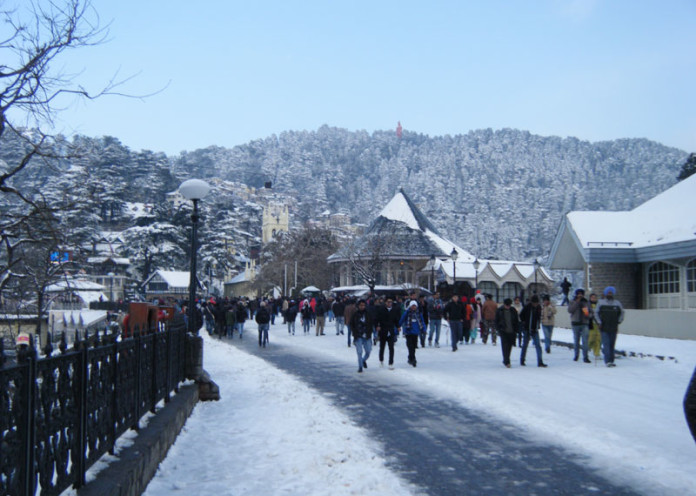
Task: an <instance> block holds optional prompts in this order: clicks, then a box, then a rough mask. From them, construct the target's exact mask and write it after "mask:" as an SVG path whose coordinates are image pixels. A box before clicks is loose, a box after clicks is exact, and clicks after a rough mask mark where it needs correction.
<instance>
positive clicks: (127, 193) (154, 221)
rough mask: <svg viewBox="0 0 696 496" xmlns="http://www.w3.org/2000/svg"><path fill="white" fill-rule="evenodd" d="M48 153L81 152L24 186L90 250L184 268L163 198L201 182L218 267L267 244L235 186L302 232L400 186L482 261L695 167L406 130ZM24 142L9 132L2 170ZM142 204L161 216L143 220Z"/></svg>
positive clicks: (632, 154)
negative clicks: (117, 245) (222, 254)
mask: <svg viewBox="0 0 696 496" xmlns="http://www.w3.org/2000/svg"><path fill="white" fill-rule="evenodd" d="M51 146H54V147H56V149H59V150H61V151H62V152H65V150H66V149H71V148H75V149H76V151H77V153H71V154H70V155H72V156H74V157H75V158H72V159H66V158H63V159H60V160H55V161H52V162H48V163H46V162H44V161H42V162H38V161H37V163H35V164H31V166H30V167H28V168H26V170H25V171H23V172H22V174H21V175H20V177H18V178H15V179H14V186H15V187H18V188H21V189H22V190H23V191H26V192H28V194H33V195H35V196H37V197H38V196H39V195H40V196H41V197H42V198H46V199H47V200H50V201H55V202H64V203H65V202H69V203H70V204H71V205H74V208H71V209H69V212H67V213H65V214H64V215H65V216H66V219H65V220H64V222H66V225H69V226H71V227H70V232H74V233H75V236H78V235H79V236H81V242H83V243H84V240H90V239H95V237H98V236H99V233H100V232H101V231H104V230H107V231H108V230H111V231H120V230H125V231H124V232H127V233H128V235H127V239H128V244H129V248H128V250H129V252H128V253H127V255H128V256H131V257H133V258H142V257H146V258H147V257H149V259H148V260H149V262H148V263H151V264H169V265H170V266H179V267H186V262H185V260H186V230H185V228H186V227H187V223H188V218H187V216H186V215H185V212H171V211H170V210H167V208H165V204H166V202H165V199H166V195H167V193H169V192H172V191H174V190H176V188H177V187H178V185H179V184H180V182H181V181H183V180H185V179H189V178H192V177H195V178H200V179H205V180H209V181H210V182H211V183H213V185H214V186H215V187H216V188H217V190H218V193H217V194H216V195H211V196H210V197H209V198H206V200H205V201H204V202H202V206H203V208H204V209H205V212H204V226H203V231H202V236H203V243H202V245H203V246H202V250H203V252H204V256H207V257H209V258H215V256H216V255H215V253H216V251H215V250H218V249H219V250H222V249H223V247H225V248H227V247H228V246H229V244H232V245H234V246H236V247H237V248H238V251H239V252H241V253H244V252H245V251H244V250H245V249H247V248H248V246H249V245H250V243H251V244H253V243H256V242H258V239H259V238H260V231H261V229H260V226H261V207H260V205H259V204H258V202H256V201H255V199H254V198H245V197H244V195H241V194H240V193H239V190H238V188H237V189H235V187H234V185H235V184H239V183H242V184H246V185H249V186H253V187H256V188H262V187H263V185H264V183H265V182H267V181H271V182H272V187H273V189H272V192H273V195H277V197H278V198H279V199H281V200H283V199H285V201H287V203H289V204H290V213H291V216H292V217H291V218H292V224H291V225H293V226H300V225H302V224H303V223H305V222H306V221H309V220H313V219H316V218H318V216H320V215H321V214H323V213H325V212H327V211H328V212H331V213H335V212H345V213H348V214H349V215H350V216H351V217H352V219H353V222H354V223H363V224H368V223H369V222H370V221H371V220H372V219H373V218H374V216H375V215H376V214H377V213H378V212H379V210H380V209H381V208H382V207H383V206H384V205H385V204H386V203H387V202H388V201H389V200H390V199H391V197H392V196H393V195H394V194H395V193H396V191H398V189H399V188H403V189H404V190H405V191H406V192H407V193H408V194H409V196H410V197H411V198H412V199H413V200H414V202H416V203H417V204H418V206H419V207H420V209H421V210H422V211H423V212H424V213H425V215H426V216H428V217H429V218H430V220H431V221H432V222H433V224H434V225H435V226H436V227H437V228H438V229H439V231H440V233H441V234H442V235H444V236H445V237H447V238H450V239H452V240H453V241H455V242H457V243H458V244H460V245H461V246H462V247H464V248H465V249H467V250H469V251H471V252H472V253H474V254H476V255H478V256H479V257H484V258H498V259H517V260H525V259H527V260H529V259H533V258H535V257H539V258H540V259H542V260H543V259H544V257H545V256H546V255H547V254H548V251H549V249H550V245H551V242H552V240H553V237H554V235H555V233H556V230H557V228H558V225H559V222H560V220H561V218H562V216H563V215H564V214H565V213H566V212H568V211H570V210H597V209H607V210H626V209H631V208H633V207H635V206H637V205H639V204H640V203H642V202H644V201H646V200H647V199H649V198H651V197H653V196H654V195H656V194H657V193H660V192H661V191H663V190H665V189H667V188H668V187H670V186H672V185H673V184H674V183H675V182H676V180H677V179H676V178H677V175H678V174H679V169H680V167H681V166H682V164H683V163H684V161H685V160H686V158H687V153H686V152H685V151H682V150H678V149H675V148H669V147H666V146H663V145H661V144H659V143H655V142H652V141H649V140H647V139H621V140H615V141H605V142H596V143H591V142H587V141H581V140H579V139H576V138H559V137H545V136H538V135H533V134H530V133H529V132H525V131H519V130H514V129H503V130H499V131H493V130H490V129H484V130H477V131H471V132H469V133H467V134H462V135H456V136H449V135H447V136H435V137H429V136H426V135H423V134H418V133H414V132H409V131H404V133H403V136H402V137H401V138H398V137H397V136H396V133H395V132H394V131H377V132H374V133H372V134H369V133H367V132H365V131H358V132H352V131H348V130H345V129H339V128H332V127H328V126H323V127H321V128H320V129H318V130H316V131H287V132H283V133H281V134H280V135H277V136H276V135H273V136H269V137H267V138H264V139H259V140H255V141H251V142H249V143H246V144H243V145H239V146H235V147H233V148H223V147H219V146H210V147H208V148H204V149H198V150H193V151H187V152H182V153H181V154H179V155H177V156H167V155H165V154H164V153H155V152H151V151H145V150H143V151H133V150H130V149H129V148H128V147H126V146H124V145H123V144H122V143H120V142H119V140H118V139H117V138H113V137H101V138H90V137H85V136H77V137H74V138H72V139H71V140H65V139H63V138H60V137H58V138H56V139H55V140H54V141H53V142H52V145H51ZM22 147H23V145H22V140H21V139H20V138H19V137H17V136H12V135H10V134H8V133H6V135H5V137H4V139H3V141H2V142H1V143H0V170H2V168H3V167H6V166H7V164H10V163H12V162H13V160H16V159H17V157H20V156H21V152H22V150H23V148H22ZM3 162H5V163H3ZM68 197H69V198H68ZM0 200H1V201H3V202H4V201H6V200H5V199H0ZM134 203H141V204H146V205H150V206H151V208H150V209H149V210H148V212H147V214H145V213H144V212H141V214H140V215H133V212H132V209H130V210H129V208H128V206H129V205H132V204H134ZM10 207H11V205H3V208H8V211H9V209H10ZM170 226H171V227H170ZM66 232H67V231H66ZM617 241H620V240H617ZM206 250H207V252H206ZM247 255H248V253H247ZM165 260H166V262H165ZM148 268H149V266H148V267H145V266H141V267H139V268H138V270H139V271H141V272H142V271H146V270H147V269H148Z"/></svg>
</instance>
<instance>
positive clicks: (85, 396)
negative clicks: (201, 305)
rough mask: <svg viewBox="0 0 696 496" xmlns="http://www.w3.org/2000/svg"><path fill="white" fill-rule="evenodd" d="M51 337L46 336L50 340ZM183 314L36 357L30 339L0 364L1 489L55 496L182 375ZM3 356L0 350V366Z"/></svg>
mask: <svg viewBox="0 0 696 496" xmlns="http://www.w3.org/2000/svg"><path fill="white" fill-rule="evenodd" d="M49 342H50V340H49ZM185 342H186V326H185V323H184V320H183V318H180V319H176V320H173V321H171V323H170V324H169V325H168V326H166V327H165V329H164V330H161V331H156V332H155V331H154V330H153V332H143V333H141V332H139V330H138V329H135V332H134V337H131V338H128V339H123V340H119V339H118V336H117V335H116V334H108V333H104V334H96V335H92V336H88V335H85V336H84V337H83V338H80V336H79V334H77V335H76V339H75V342H74V343H73V346H72V347H71V348H68V346H67V343H66V340H65V337H64V336H63V338H62V339H61V344H60V346H59V350H60V353H59V354H52V351H53V350H51V349H50V344H49V345H48V349H45V350H44V352H45V353H46V355H47V356H46V357H43V358H38V357H37V356H36V351H35V350H34V348H33V343H32V345H31V346H30V347H28V349H25V350H20V351H19V352H18V354H17V363H16V364H13V365H6V366H5V367H3V368H0V494H2V495H12V496H15V495H16V496H20V495H24V496H33V495H35V494H36V493H37V491H38V492H39V494H41V495H58V494H60V493H61V492H63V491H64V490H65V489H67V488H69V487H70V486H73V487H75V488H79V487H81V486H82V485H84V484H85V472H86V471H87V469H88V468H89V467H91V466H92V465H93V464H94V463H95V462H96V461H97V460H98V459H99V458H100V457H101V456H102V455H103V454H105V453H107V452H109V453H111V454H113V451H114V446H115V442H116V440H117V439H118V437H119V436H121V435H122V434H123V433H124V432H126V431H127V430H128V429H136V430H137V429H138V428H139V421H140V418H141V417H142V416H143V415H144V414H145V413H146V412H148V411H150V412H153V413H154V411H155V407H156V405H157V404H158V403H159V402H160V401H161V400H164V401H165V402H166V401H169V394H170V392H171V391H172V390H174V391H176V392H178V385H179V383H180V382H181V381H183V380H184V379H185V371H186V364H185V361H186V359H185V346H186V345H185ZM3 363H4V355H3V354H2V350H1V349H0V367H2V365H3Z"/></svg>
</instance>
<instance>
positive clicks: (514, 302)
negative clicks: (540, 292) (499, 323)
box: [512, 296, 524, 346]
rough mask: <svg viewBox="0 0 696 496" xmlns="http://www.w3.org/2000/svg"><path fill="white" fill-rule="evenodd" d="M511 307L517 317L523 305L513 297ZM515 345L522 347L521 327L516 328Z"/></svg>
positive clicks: (517, 297)
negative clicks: (515, 311)
mask: <svg viewBox="0 0 696 496" xmlns="http://www.w3.org/2000/svg"><path fill="white" fill-rule="evenodd" d="M512 306H513V308H514V309H515V310H517V315H518V316H519V315H520V313H521V312H522V308H524V305H522V298H520V297H519V296H515V299H514V300H512ZM517 345H518V346H522V327H518V328H517Z"/></svg>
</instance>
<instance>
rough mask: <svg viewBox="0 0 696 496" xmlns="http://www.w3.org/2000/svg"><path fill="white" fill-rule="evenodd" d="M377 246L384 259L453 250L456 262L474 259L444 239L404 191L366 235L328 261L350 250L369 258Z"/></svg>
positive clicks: (447, 253) (379, 216) (387, 207)
mask: <svg viewBox="0 0 696 496" xmlns="http://www.w3.org/2000/svg"><path fill="white" fill-rule="evenodd" d="M376 244H381V245H382V246H381V247H379V249H380V250H382V253H383V257H384V258H389V257H399V258H407V257H421V258H429V257H430V256H431V255H435V256H436V257H449V256H450V254H451V253H452V250H453V249H456V250H457V253H458V259H459V260H461V261H463V262H466V261H469V262H473V261H474V258H475V257H474V256H473V255H472V254H471V253H469V252H467V251H466V250H464V249H463V248H462V247H460V246H457V245H455V244H454V243H452V242H451V241H449V240H446V239H445V238H443V237H442V236H441V235H440V234H439V233H438V232H437V229H436V228H435V226H433V224H432V223H431V222H430V221H429V220H428V218H427V217H426V216H425V215H424V214H423V213H422V212H421V211H420V209H419V208H418V207H417V206H416V205H415V203H413V202H412V201H411V199H410V198H409V197H408V196H407V195H406V193H404V191H403V190H400V191H399V192H398V193H397V194H396V195H395V196H394V197H393V198H392V199H391V200H390V201H389V203H387V205H386V206H385V207H384V208H383V209H382V211H381V212H380V213H379V215H378V216H377V218H376V219H375V220H374V221H372V224H370V227H369V228H368V230H367V232H366V233H365V235H363V236H362V237H361V238H360V239H359V240H357V241H356V243H355V244H354V245H353V246H350V247H346V248H344V249H342V250H341V251H339V252H338V253H336V254H334V255H331V257H329V261H332V260H341V259H345V258H347V257H349V256H350V255H351V253H348V251H349V250H350V251H352V252H353V253H352V255H354V256H355V255H357V256H370V253H371V252H373V251H374V250H375V249H377V247H376V246H375V245H376Z"/></svg>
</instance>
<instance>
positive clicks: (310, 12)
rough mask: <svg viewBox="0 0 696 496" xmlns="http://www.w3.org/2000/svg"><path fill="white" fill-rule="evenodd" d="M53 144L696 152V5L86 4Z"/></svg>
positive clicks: (147, 0) (560, 0)
mask: <svg viewBox="0 0 696 496" xmlns="http://www.w3.org/2000/svg"><path fill="white" fill-rule="evenodd" d="M92 3H93V5H94V7H95V8H96V10H97V11H98V12H99V14H100V16H101V18H102V22H105V23H106V22H109V21H110V22H111V23H112V24H111V28H110V41H109V42H108V43H106V44H104V45H101V46H97V47H93V48H89V49H81V50H79V51H76V52H74V55H73V56H71V58H70V59H69V60H68V61H67V62H66V67H68V68H69V69H70V70H77V71H80V72H81V74H80V75H79V76H78V81H81V82H82V83H83V84H84V85H85V86H86V87H87V88H90V89H92V90H96V89H98V88H99V87H100V85H101V84H103V83H104V82H106V81H107V80H108V79H109V78H110V77H111V76H112V75H113V74H114V73H116V72H117V71H118V72H119V75H120V76H121V77H125V76H130V75H135V78H133V79H132V80H131V81H129V82H128V83H127V84H126V85H125V86H124V87H123V88H122V90H123V91H125V92H129V93H132V94H145V93H149V92H152V91H155V90H157V89H160V88H163V87H165V86H166V89H164V90H163V91H162V92H161V93H159V94H157V95H155V96H151V97H149V98H147V99H145V100H137V99H124V98H119V97H107V98H103V99H101V100H99V101H96V102H87V103H78V104H77V105H75V106H74V107H72V108H71V109H69V110H68V111H67V112H65V113H64V114H63V115H62V118H61V121H60V122H59V127H58V130H59V131H62V132H64V133H67V134H71V133H73V132H77V133H82V134H87V135H91V136H100V135H111V136H115V137H117V138H119V139H120V140H121V141H122V142H123V143H124V144H126V145H127V146H129V147H131V148H133V149H134V150H139V149H150V150H154V151H165V152H167V153H169V154H176V153H178V152H180V151H182V150H189V151H190V150H194V149H196V148H201V147H205V146H208V145H220V146H226V147H232V146H234V145H238V144H242V143H245V142H247V141H249V140H252V139H257V138H265V137H267V136H269V135H271V134H273V133H280V132H282V131H285V130H315V129H317V128H318V127H320V126H321V125H323V124H328V125H329V126H336V127H341V128H347V129H349V130H360V129H365V130H367V131H369V132H372V131H374V130H378V129H393V128H395V127H396V123H397V121H399V120H400V121H401V123H402V125H403V126H404V129H406V130H411V131H415V132H420V133H425V134H428V135H431V136H434V135H443V134H451V135H454V134H462V133H467V132H468V131H469V130H473V129H480V128H488V127H490V128H493V129H500V128H505V127H509V128H518V129H524V130H528V131H530V132H532V133H536V134H541V135H556V136H563V137H565V136H576V137H578V138H580V139H587V140H591V141H598V140H611V139H616V138H625V137H626V138H634V137H644V138H649V139H651V140H655V141H658V142H661V143H663V144H665V145H669V146H675V147H678V148H681V149H684V150H686V151H689V152H692V151H696V92H695V88H696V77H695V76H696V29H694V25H695V22H696V2H694V1H693V0H685V1H679V0H664V1H657V0H655V1H644V0H632V1H621V0H613V1H610V0H597V1H591V0H586V1H581V0H576V1H564V0H538V1H533V2H523V1H512V0H511V1H495V0H493V1H483V0H481V1H477V2H473V1H471V2H466V1H431V2H423V1H422V0H420V1H404V0H402V1H379V0H376V1H375V0H373V1H362V0H360V1H353V0H351V1H343V2H331V1H326V0H325V1H318V0H317V1H301V2H300V1H291V0H284V1H269V0H266V1H263V0H261V1H253V2H251V1H223V0H203V1H198V2H192V1H177V0H167V1H165V0H138V1H134V0H118V1H114V0H93V2H92Z"/></svg>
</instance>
